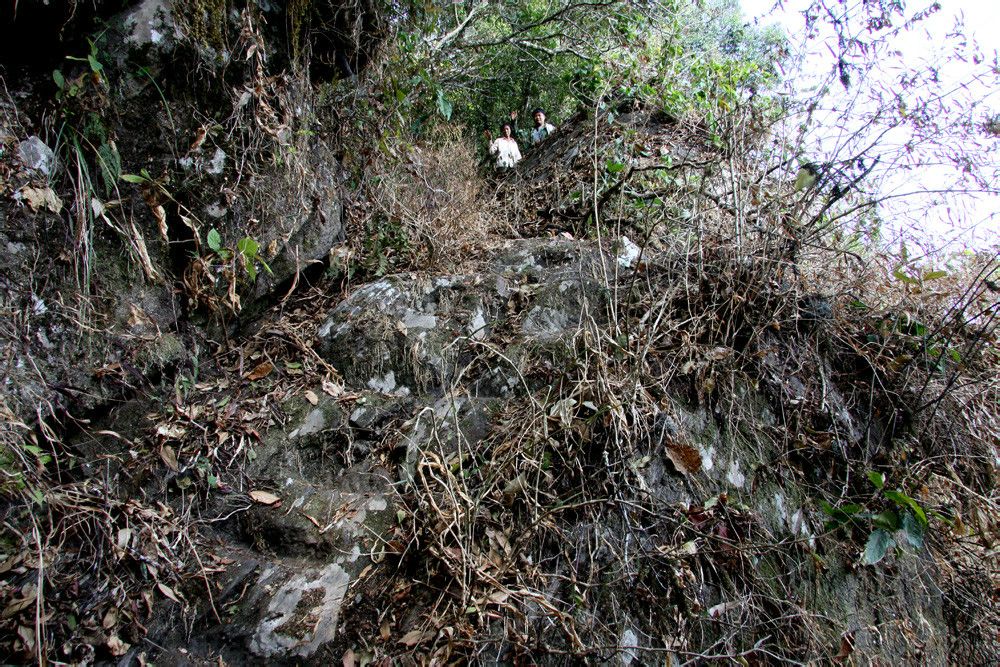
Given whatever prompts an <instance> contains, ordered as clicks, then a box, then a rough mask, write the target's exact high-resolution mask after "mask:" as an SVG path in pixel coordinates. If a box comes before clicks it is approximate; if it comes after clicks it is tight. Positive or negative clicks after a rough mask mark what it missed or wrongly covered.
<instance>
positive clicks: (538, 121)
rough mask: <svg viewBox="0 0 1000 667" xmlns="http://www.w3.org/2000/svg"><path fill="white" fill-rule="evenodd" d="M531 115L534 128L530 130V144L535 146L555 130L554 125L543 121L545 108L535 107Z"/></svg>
mask: <svg viewBox="0 0 1000 667" xmlns="http://www.w3.org/2000/svg"><path fill="white" fill-rule="evenodd" d="M531 115H532V117H533V118H534V119H535V128H534V129H533V130H532V131H531V145H532V146H535V145H538V144H540V143H541V142H542V141H543V140H544V139H545V138H546V137H547V136H549V135H550V134H552V133H553V132H555V131H556V126H555V125H552V124H551V123H546V122H545V110H544V109H542V108H540V107H539V108H538V109H535V110H534V111H533V112H532V114H531Z"/></svg>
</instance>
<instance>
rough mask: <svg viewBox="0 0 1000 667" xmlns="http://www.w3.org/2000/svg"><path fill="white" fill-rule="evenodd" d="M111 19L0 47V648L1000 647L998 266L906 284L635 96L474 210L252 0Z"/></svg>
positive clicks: (693, 657) (952, 650) (163, 651)
mask: <svg viewBox="0 0 1000 667" xmlns="http://www.w3.org/2000/svg"><path fill="white" fill-rule="evenodd" d="M125 4H127V5H128V7H127V8H126V9H125V10H124V12H122V13H117V12H119V10H120V9H121V8H120V7H119V6H117V5H115V6H114V7H111V6H110V5H108V4H106V3H105V4H101V3H98V4H95V5H94V8H95V9H94V11H98V12H100V11H105V13H106V17H105V18H108V19H109V20H110V25H111V28H109V30H111V31H113V34H114V35H115V36H117V37H118V38H119V39H116V40H110V43H115V44H118V43H120V44H122V45H123V46H122V47H121V48H120V49H118V48H115V49H113V50H110V51H106V52H100V53H99V54H98V55H97V56H95V57H98V58H99V60H100V61H101V64H102V66H103V67H102V68H101V69H100V71H98V70H97V69H96V68H93V66H92V65H90V64H89V63H88V64H87V65H81V67H82V68H83V69H80V70H75V71H72V72H71V71H68V69H67V71H66V72H65V73H63V74H62V77H63V84H62V85H59V86H58V90H55V89H53V88H52V85H53V84H51V83H49V81H48V73H47V72H43V73H40V72H38V71H35V70H32V69H31V68H30V67H27V66H25V65H23V64H22V65H18V67H21V69H18V70H17V72H19V73H20V74H21V75H22V76H21V78H20V79H19V82H20V85H16V84H15V83H14V82H13V79H11V78H10V73H9V72H6V73H5V75H4V76H5V83H6V87H7V94H6V95H5V96H4V97H3V98H0V141H2V146H3V153H2V154H0V191H2V197H3V201H2V204H0V234H2V235H3V241H4V244H5V248H6V252H5V253H3V254H0V262H2V267H3V276H2V279H0V280H2V284H0V289H2V297H3V308H4V310H5V312H6V314H7V315H8V316H7V317H5V319H4V324H3V330H2V335H3V356H2V359H0V363H2V364H3V368H4V385H3V388H2V394H0V397H2V400H3V403H2V405H3V420H4V421H3V432H2V433H3V438H4V440H3V471H4V483H3V487H2V489H3V499H4V505H3V510H4V515H5V523H4V532H3V542H2V544H3V549H2V551H3V554H4V555H5V556H6V558H5V559H4V560H3V562H2V564H0V582H2V588H0V594H2V595H3V600H4V611H3V613H2V617H3V618H2V620H0V628H2V632H3V636H2V642H0V644H2V650H3V652H4V656H5V660H6V661H9V662H26V661H32V660H36V661H42V660H49V661H64V662H78V663H102V664H112V663H117V664H149V663H154V662H155V663H156V664H164V665H167V664H178V665H179V664H208V663H212V664H234V665H235V664H258V663H262V662H267V663H268V664H290V665H291V664H317V665H319V664H331V663H339V662H342V663H343V664H346V665H355V664H371V663H378V664H392V663H393V662H399V663H405V664H425V663H431V662H435V661H436V662H438V663H447V662H456V663H457V662H467V661H475V662H482V663H506V664H517V663H529V664H534V663H541V664H576V663H578V662H580V661H587V662H594V663H612V664H647V663H661V662H662V663H667V664H690V663H695V664H697V663H708V662H713V661H730V662H739V663H741V664H751V663H753V664H769V663H778V662H785V661H788V662H800V663H802V662H844V663H848V664H849V663H851V662H852V661H853V662H856V663H859V664H864V663H869V662H874V663H878V662H884V663H893V664H914V665H916V664H945V663H949V662H952V663H965V664H990V663H993V662H996V660H997V658H998V656H1000V647H998V645H997V612H996V605H995V602H996V600H995V596H996V590H997V588H996V572H997V568H996V552H995V547H994V546H993V544H994V543H995V539H996V538H997V536H998V534H997V530H998V526H997V523H996V517H995V513H994V512H993V511H994V510H995V508H996V485H995V474H996V465H997V450H996V447H997V443H998V432H997V426H996V424H997V421H996V409H997V408H996V406H997V381H996V373H995V369H996V368H997V352H996V328H995V324H993V320H991V319H989V318H988V317H986V316H984V315H982V313H980V315H979V316H977V317H965V316H964V315H963V316H962V317H958V316H953V312H954V310H955V304H956V303H964V304H966V305H967V306H968V305H969V304H973V306H975V308H982V309H983V311H982V312H983V313H986V314H987V315H988V314H989V313H990V312H994V311H995V309H996V299H995V296H994V293H993V292H992V291H991V289H992V288H991V287H990V286H989V284H988V283H987V282H986V281H985V280H984V277H988V276H989V275H990V271H992V270H994V268H995V267H989V266H987V267H985V268H983V270H982V271H980V272H979V274H978V275H977V274H976V273H975V272H972V273H970V274H969V275H970V276H971V277H970V279H969V280H968V281H967V283H965V284H964V286H962V289H967V290H968V291H967V292H964V293H963V292H962V291H961V290H960V289H959V286H960V285H959V284H958V283H956V284H955V285H954V286H952V291H950V292H948V291H941V292H940V293H931V294H916V293H914V292H913V291H912V290H909V289H908V288H906V286H905V285H904V286H902V287H903V288H906V289H901V287H900V286H899V285H895V284H893V283H891V282H889V279H888V278H887V276H888V275H889V272H888V271H886V270H883V268H884V267H881V266H879V265H878V263H877V261H876V260H875V259H874V258H873V259H871V260H870V262H869V265H868V266H864V263H862V262H858V261H856V260H855V258H853V257H851V256H849V254H847V253H842V252H839V251H829V250H827V249H825V248H824V247H821V246H819V245H817V244H816V243H810V242H809V240H808V238H807V237H806V235H805V234H804V233H803V232H802V230H800V229H798V228H796V227H795V226H794V225H792V224H791V223H789V222H788V219H789V215H788V212H787V206H786V204H785V201H786V199H787V198H789V197H791V196H793V195H794V193H792V192H790V189H789V187H788V186H787V184H782V183H780V182H777V181H773V180H768V179H765V178H764V177H763V176H762V177H761V178H760V179H759V180H753V179H749V181H750V182H748V183H746V185H745V194H746V196H745V198H744V199H743V200H742V202H743V205H744V206H745V207H746V208H745V209H740V208H737V207H736V204H738V203H739V202H740V201H741V200H740V199H739V198H738V197H736V196H734V194H733V193H734V191H735V190H736V186H734V185H733V183H734V182H736V181H737V180H738V179H741V178H744V177H746V173H751V172H750V170H749V168H746V170H745V171H741V168H744V167H745V165H742V166H740V165H735V164H734V161H735V159H734V158H733V156H728V155H723V154H721V153H720V151H719V149H718V148H717V147H713V146H712V145H710V144H709V143H707V142H706V141H705V137H704V134H703V131H702V128H700V127H698V126H689V125H686V124H685V123H684V122H682V120H679V119H674V118H669V117H666V116H664V115H662V114H658V113H654V112H648V111H646V110H643V109H640V108H637V107H636V106H635V105H633V104H630V103H629V102H627V101H623V102H622V103H621V104H620V105H618V106H617V107H615V108H612V109H601V110H600V112H599V113H587V112H582V113H581V114H580V115H579V116H578V117H575V118H573V119H569V120H567V121H566V122H565V123H564V124H562V127H561V128H560V130H559V132H558V133H557V134H556V135H554V136H553V137H551V138H550V139H549V140H548V141H547V142H546V143H545V144H543V145H542V146H541V147H539V148H538V149H536V150H535V151H534V152H532V153H531V154H530V155H528V157H527V159H526V160H525V162H524V163H523V164H522V165H521V166H520V167H519V169H518V170H517V171H516V172H515V173H512V174H506V175H504V176H503V177H501V178H499V179H498V180H496V181H494V182H491V184H493V183H495V185H496V192H497V194H496V196H494V195H493V193H491V192H487V190H488V189H487V188H486V187H483V188H481V189H480V188H478V186H477V187H473V185H476V184H478V182H479V176H477V175H475V173H474V171H473V170H471V168H469V169H467V168H468V167H469V164H470V163H471V162H470V161H469V160H466V161H465V162H462V161H461V160H462V159H463V156H465V158H468V154H467V152H462V149H461V147H460V146H459V148H456V145H458V142H459V141H460V140H461V139H460V138H459V135H457V134H450V135H449V134H448V133H447V132H443V133H442V135H440V136H439V137H436V138H433V139H429V140H427V141H426V142H425V143H424V144H422V145H411V146H400V147H393V148H392V150H382V149H380V148H379V147H377V146H371V145H368V144H375V143H377V142H376V141H374V139H375V137H370V136H367V134H365V132H364V131H363V132H361V133H354V130H352V129H351V127H350V123H348V122H345V123H344V127H339V126H337V122H338V121H340V120H342V119H345V118H347V119H349V118H350V113H351V111H352V107H351V104H356V105H357V108H361V107H362V106H363V105H364V104H365V95H366V94H367V93H366V91H364V90H362V89H361V86H359V88H357V89H355V88H352V87H351V86H354V85H355V84H356V83H357V82H355V81H350V80H348V81H346V82H344V81H342V82H340V83H336V82H335V83H333V84H329V86H328V87H325V88H324V87H322V86H320V85H319V84H318V83H316V82H315V81H312V82H311V81H310V79H309V78H308V76H307V75H306V74H305V73H303V72H299V73H298V75H293V74H289V73H288V72H289V71H293V70H286V69H283V67H284V65H285V64H288V63H289V62H291V61H292V60H293V57H292V56H290V55H289V50H290V48H291V47H290V45H289V44H288V43H286V42H285V37H283V33H282V31H280V30H276V29H274V25H275V24H277V23H280V22H281V21H282V20H283V17H282V15H280V11H281V10H280V9H278V8H276V7H271V6H270V5H271V4H272V3H260V6H259V7H258V6H256V5H254V7H256V9H252V8H247V9H245V10H244V11H242V12H232V13H229V14H226V15H224V16H223V17H222V18H219V17H218V16H217V15H214V14H212V13H211V12H208V13H205V14H204V15H198V16H200V18H198V17H196V20H195V19H192V17H191V15H186V14H184V13H183V12H178V11H175V7H176V4H175V3H169V2H152V1H148V0H147V1H146V2H139V3H125ZM206 17H208V18H212V17H214V19H213V21H216V20H217V22H206V20H205V19H206ZM90 18H91V16H90V15H89V14H87V15H84V16H81V17H80V18H79V20H90ZM269 26H270V27H269ZM371 27H372V29H373V30H374V29H375V28H376V27H377V26H376V25H375V24H372V26H371ZM212 35H215V38H218V37H220V36H223V35H225V36H226V38H227V41H226V44H227V45H228V46H229V47H230V51H229V52H228V53H222V52H221V51H214V50H211V45H212V43H213V40H214V39H215V38H213V37H212ZM373 39H374V37H373ZM216 46H219V44H218V43H217V44H216ZM73 48H80V45H78V44H77V45H73ZM206 49H209V50H206ZM264 53H267V54H270V58H265V57H264V56H263V54H264ZM282 58H284V59H285V60H284V62H282ZM70 62H73V63H75V62H78V61H70ZM57 65H59V66H65V63H63V64H62V65H60V63H57ZM14 66H15V65H13V64H12V65H11V67H14ZM140 66H141V68H142V69H140ZM87 67H90V71H88V70H87ZM184 67H188V68H194V67H198V68H204V72H205V73H206V77H205V78H204V79H200V80H199V81H193V80H189V79H188V78H186V77H185V74H184V71H185V70H184V69H183V68H184ZM136 71H138V72H139V74H135V72H136ZM43 74H44V76H43ZM312 74H313V75H314V76H318V74H319V73H318V72H315V71H314V72H312ZM67 82H76V83H75V84H72V85H77V86H78V89H77V91H76V92H75V93H73V94H72V95H71V94H70V93H69V89H68V88H67V86H68V85H71V84H70V83H67ZM338 86H339V87H338ZM320 89H322V90H323V91H325V94H326V95H329V96H333V98H334V99H335V100H336V101H337V103H336V104H330V103H329V101H328V100H327V101H324V98H323V96H322V95H320V94H319V92H318V91H319V90H320ZM52 104H55V105H56V106H57V107H58V109H54V108H53V107H52V106H51V105H52ZM359 113H360V112H359ZM47 114H49V115H47ZM51 114H57V115H58V117H59V118H61V119H63V120H65V121H66V122H67V123H68V125H63V126H60V127H55V126H53V125H52V124H51V121H46V118H51V117H52V116H51ZM95 116H96V118H97V119H99V120H100V123H98V125H99V126H100V127H99V128H97V129H95V128H94V127H92V126H93V124H94V123H96V122H97V121H96V120H95ZM362 125H363V127H364V128H366V129H367V128H370V126H365V125H364V124H362ZM358 134H360V135H361V136H358ZM67 137H68V138H67ZM74 137H76V140H75V143H74V141H73V138H74ZM752 140H753V138H752V137H750V138H748V141H752ZM359 145H368V150H369V151H370V152H369V153H366V154H363V155H359V154H352V153H351V152H350V150H348V148H357V147H358V146H359ZM46 147H47V149H46ZM449 151H450V152H449ZM50 153H51V155H50ZM387 154H388V155H387ZM373 156H374V157H373ZM441 156H449V157H448V160H444V161H442V157H441ZM352 160H353V161H354V163H355V164H354V165H353V166H351V165H349V164H348V163H349V162H351V161H352ZM364 160H367V162H364V167H363V168H360V171H361V172H365V173H364V175H365V177H366V178H368V179H369V180H368V181H367V182H365V183H363V184H359V183H358V182H356V180H355V178H356V177H357V176H358V173H359V167H358V166H357V163H358V162H363V161H364ZM449 160H450V161H449ZM442 162H443V164H442ZM116 164H117V167H115V165H116ZM738 167H739V168H738ZM366 170H367V171H366ZM450 174H451V175H452V176H451V177H450V176H449V175H450ZM454 174H458V176H459V177H458V178H455V177H454ZM470 174H471V175H470ZM470 181H475V183H474V184H472V185H470ZM741 183H742V181H741ZM741 187H743V186H741ZM742 192H743V191H742V190H741V193H742ZM484 193H485V194H484ZM741 196H743V195H742V194H741ZM408 202H409V204H410V205H411V207H410V208H409V209H407V208H406V206H407V203H408ZM414 202H415V203H414ZM471 208H474V209H475V211H474V215H472V214H470V211H469V210H468V209H471ZM373 212H374V213H373ZM420 215H422V216H429V219H430V220H432V221H434V224H435V225H439V231H438V232H437V233H438V236H434V231H433V230H431V231H426V230H427V229H428V227H429V226H425V227H423V228H419V229H423V230H425V231H423V232H421V233H423V234H425V236H426V237H419V236H417V235H413V236H410V237H406V235H405V233H404V232H406V231H407V230H412V229H413V227H408V226H407V225H412V224H413V223H412V221H411V220H410V219H409V218H408V217H407V216H420ZM467 215H468V216H470V217H468V218H466V217H464V216H467ZM435 216H437V217H435ZM442 218H448V220H443V219H442ZM470 221H477V222H475V223H473V222H470ZM376 223H377V224H381V225H382V226H381V227H373V225H376ZM476 225H479V226H478V227H477V226H476ZM441 229H446V230H447V234H444V233H442V232H441V231H440V230H441ZM400 239H404V240H403V241H401V240H400ZM421 244H422V245H421ZM418 246H419V249H416V247H418ZM470 246H475V247H470ZM443 250H449V251H452V252H454V253H455V255H454V256H442V255H443V254H444V253H443V252H442V251H443ZM404 252H410V253H411V256H412V257H415V258H417V259H414V260H411V261H409V265H410V266H409V268H408V269H406V270H404V269H403V268H400V267H407V262H403V261H400V256H401V255H402V254H404ZM422 260H426V261H425V262H424V265H423V266H421V265H420V261H422ZM393 262H397V263H395V264H394V263H393ZM414 264H416V265H417V266H412V265H414ZM393 267H396V269H397V270H395V271H393V270H392V269H393ZM956 294H963V296H962V297H961V298H960V299H957V300H956V298H955V296H954V295H956ZM975 308H973V307H972V306H969V309H968V312H969V313H971V312H973V311H974V310H975ZM991 308H992V309H993V310H989V309H991ZM963 312H964V311H963ZM918 325H919V326H920V327H923V328H924V329H925V331H924V332H922V333H921V332H920V330H919V329H918ZM928 325H930V326H931V328H933V334H929V333H928V332H927V331H926V329H927V328H928ZM934 336H937V337H936V338H935V337H934ZM933 345H938V346H943V347H942V349H941V351H940V352H939V353H938V354H937V356H936V357H934V358H933V359H931V352H930V351H929V348H930V347H932V346H933ZM952 351H954V353H952ZM956 355H957V358H956ZM931 361H933V363H931Z"/></svg>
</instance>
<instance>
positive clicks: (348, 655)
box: [342, 648, 358, 667]
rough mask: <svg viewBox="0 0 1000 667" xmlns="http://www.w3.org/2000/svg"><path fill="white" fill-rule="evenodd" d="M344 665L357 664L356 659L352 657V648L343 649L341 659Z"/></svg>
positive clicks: (351, 665)
mask: <svg viewBox="0 0 1000 667" xmlns="http://www.w3.org/2000/svg"><path fill="white" fill-rule="evenodd" d="M342 662H343V663H344V667H355V665H357V664H358V659H357V658H356V657H354V649H350V648H349V649H347V650H346V651H344V657H343V659H342Z"/></svg>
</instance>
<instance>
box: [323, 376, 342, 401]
mask: <svg viewBox="0 0 1000 667" xmlns="http://www.w3.org/2000/svg"><path fill="white" fill-rule="evenodd" d="M323 393H325V394H328V395H329V396H333V397H334V398H337V397H338V396H343V395H344V388H343V387H342V386H341V385H339V384H336V383H334V382H330V381H329V380H323Z"/></svg>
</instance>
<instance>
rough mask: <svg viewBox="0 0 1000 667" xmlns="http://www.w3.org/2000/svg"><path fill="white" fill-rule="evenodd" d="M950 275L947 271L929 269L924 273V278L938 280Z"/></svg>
mask: <svg viewBox="0 0 1000 667" xmlns="http://www.w3.org/2000/svg"><path fill="white" fill-rule="evenodd" d="M947 275H948V272H947V271H928V272H927V273H925V274H924V280H937V279H939V278H944V277H946V276H947Z"/></svg>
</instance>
